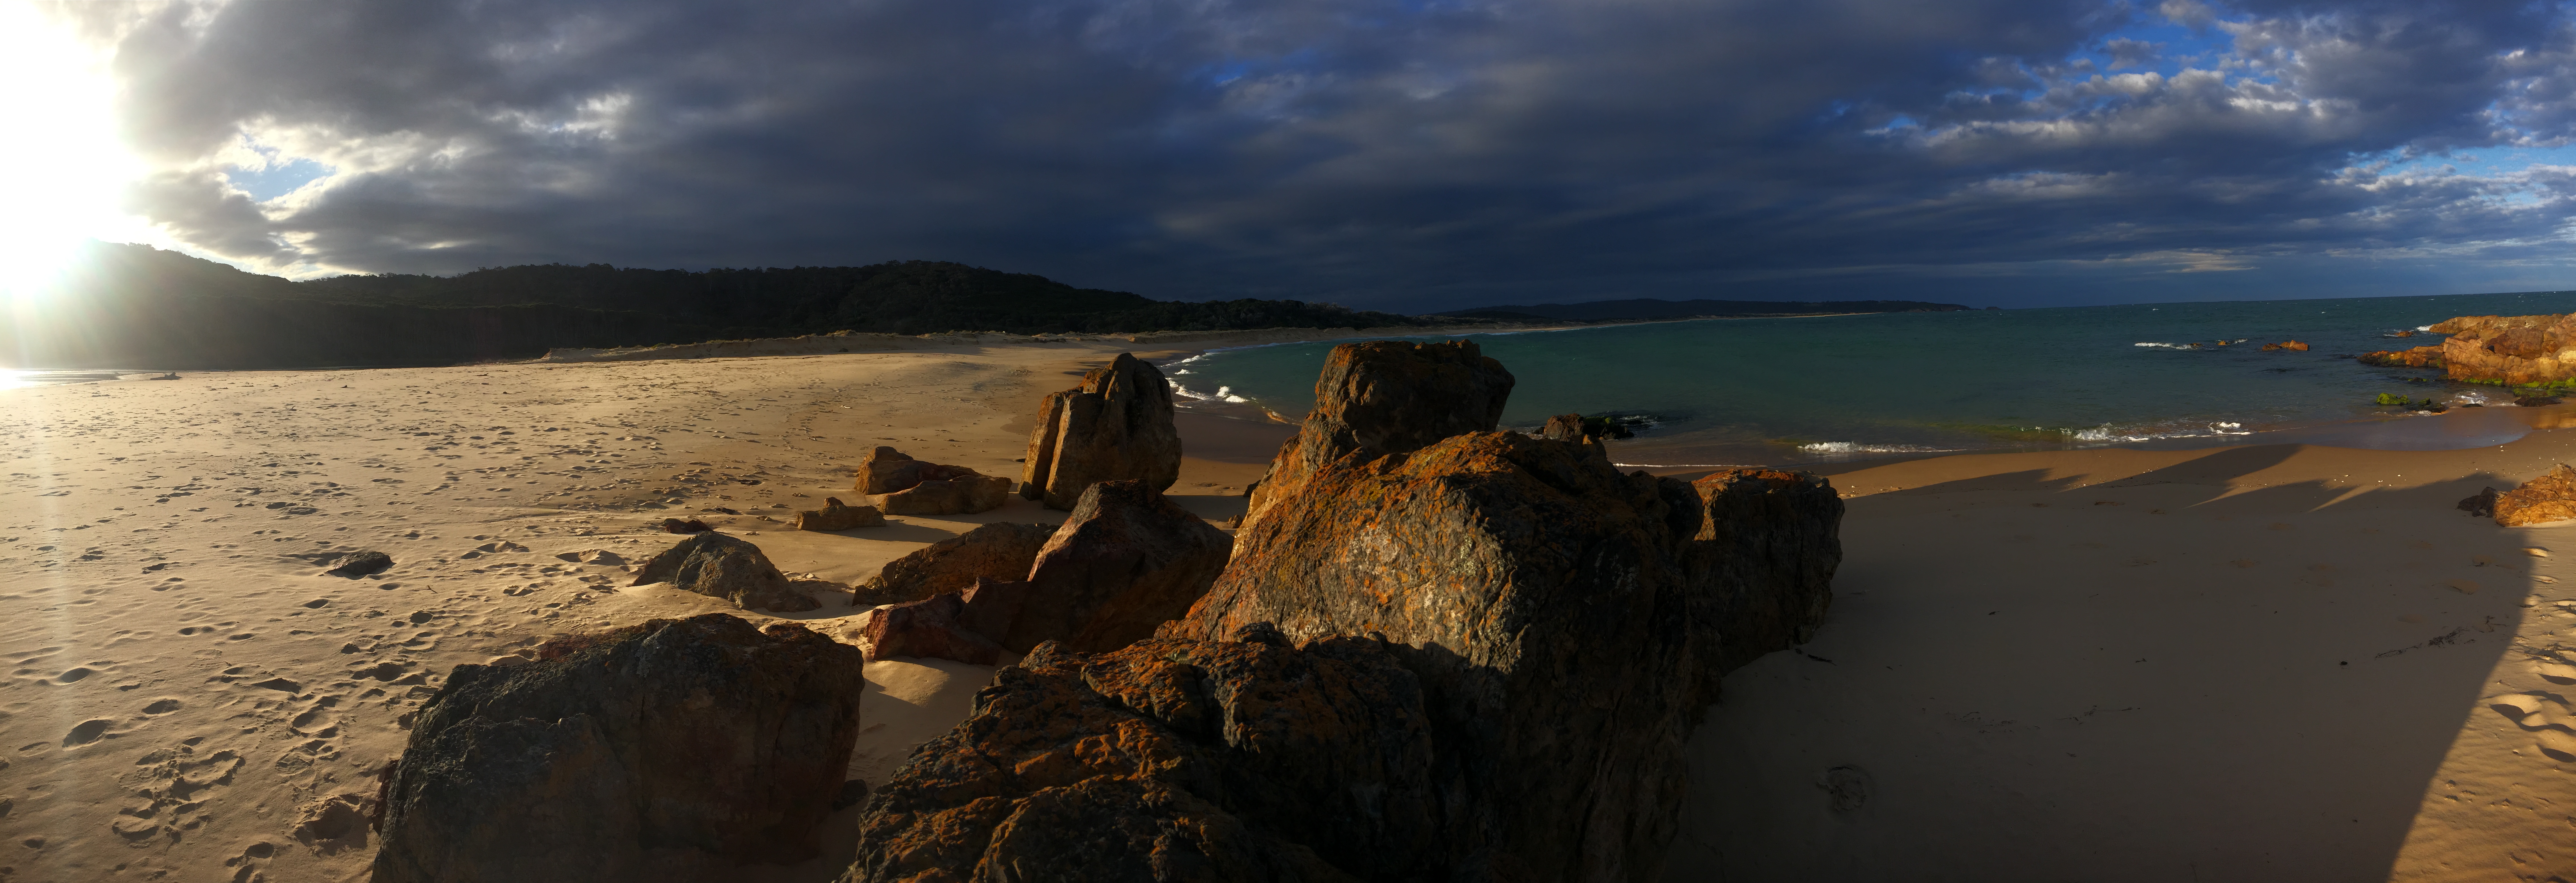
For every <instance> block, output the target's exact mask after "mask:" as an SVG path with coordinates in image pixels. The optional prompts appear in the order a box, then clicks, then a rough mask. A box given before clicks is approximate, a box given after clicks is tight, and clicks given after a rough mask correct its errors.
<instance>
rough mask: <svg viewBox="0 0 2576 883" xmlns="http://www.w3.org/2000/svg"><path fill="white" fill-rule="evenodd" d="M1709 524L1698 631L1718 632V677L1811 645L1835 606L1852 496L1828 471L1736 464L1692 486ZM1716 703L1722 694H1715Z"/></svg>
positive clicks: (1702, 538)
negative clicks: (1847, 500)
mask: <svg viewBox="0 0 2576 883" xmlns="http://www.w3.org/2000/svg"><path fill="white" fill-rule="evenodd" d="M1691 490H1692V492H1693V493H1694V494H1696V495H1697V496H1698V497H1699V500H1700V507H1701V511H1702V512H1703V513H1705V514H1704V516H1703V517H1704V520H1703V521H1702V522H1701V523H1700V529H1699V533H1698V534H1696V535H1694V536H1693V537H1692V538H1691V553H1690V560H1689V567H1690V580H1691V586H1692V590H1691V596H1690V615H1691V630H1692V631H1693V632H1694V633H1696V634H1699V635H1703V636H1707V635H1715V636H1717V641H1716V658H1715V659H1714V663H1715V664H1714V665H1713V666H1712V667H1709V668H1705V669H1702V673H1703V674H1704V675H1706V676H1707V677H1709V678H1710V681H1711V683H1710V685H1709V686H1710V687H1712V688H1714V686H1715V683H1714V681H1715V678H1716V676H1717V675H1722V674H1724V673H1725V672H1728V671H1732V670H1734V669H1736V668H1738V667H1741V666H1743V665H1744V664H1745V663H1748V662H1752V661H1753V660H1754V659H1755V658H1757V657H1759V656H1761V655H1763V654H1765V653H1770V652H1772V651H1775V650H1786V649H1789V648H1790V647H1794V646H1797V645H1799V644H1804V643H1806V642H1807V640H1808V639H1809V638H1811V637H1813V636H1814V635H1815V631H1816V627H1817V626H1820V625H1823V624H1824V621H1825V609H1826V608H1827V607H1828V606H1830V605H1831V604H1832V603H1833V582H1834V570H1835V569H1836V568H1838V567H1840V566H1842V560H1843V544H1842V519H1843V500H1842V496H1841V495H1840V494H1837V493H1835V492H1834V487H1833V484H1832V483H1830V482H1827V481H1826V480H1825V479H1824V477H1823V476H1819V475H1815V474H1812V473H1806V472H1782V471H1778V470H1773V469H1727V470H1722V471H1719V472H1717V473H1714V474H1711V475H1709V476H1707V477H1705V478H1702V479H1700V480H1698V481H1696V482H1692V483H1691ZM1709 698H1710V699H1712V700H1714V698H1715V694H1714V693H1711V694H1710V697H1709Z"/></svg>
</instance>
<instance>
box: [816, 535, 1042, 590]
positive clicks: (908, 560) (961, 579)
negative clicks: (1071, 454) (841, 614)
mask: <svg viewBox="0 0 2576 883" xmlns="http://www.w3.org/2000/svg"><path fill="white" fill-rule="evenodd" d="M1054 535H1055V527H1054V526H1053V525H1045V524H1011V523H1009V522H1002V521H997V522H994V523H992V524H986V525H982V526H979V527H977V528H975V529H974V530H970V531H967V532H965V533H962V534H958V535H956V536H953V537H949V538H947V539H944V540H940V541H939V542H936V543H932V544H930V545H929V546H927V547H925V548H920V549H915V550H913V551H912V552H911V553H910V554H906V555H905V556H903V557H901V558H897V559H895V560H893V561H889V562H886V565H885V567H884V568H883V569H881V570H879V571H877V575H876V576H873V577H870V578H868V581H867V582H865V583H861V584H860V585H859V588H858V591H857V592H856V593H855V594H853V595H852V596H851V599H850V603H851V604H854V605H857V606H861V607H868V606H873V605H877V604H903V603H907V602H912V601H919V600H921V599H924V598H928V597H930V596H932V595H937V594H940V593H943V592H962V591H965V590H967V589H969V588H972V587H974V585H975V581H976V580H978V579H989V580H1018V579H1025V578H1027V577H1028V575H1029V565H1032V564H1035V563H1037V560H1038V550H1039V549H1041V548H1044V547H1045V546H1046V541H1047V538H1048V537H1050V536H1054Z"/></svg>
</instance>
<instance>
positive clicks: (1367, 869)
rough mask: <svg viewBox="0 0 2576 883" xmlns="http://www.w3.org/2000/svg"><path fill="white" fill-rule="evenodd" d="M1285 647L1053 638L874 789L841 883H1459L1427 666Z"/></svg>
mask: <svg viewBox="0 0 2576 883" xmlns="http://www.w3.org/2000/svg"><path fill="white" fill-rule="evenodd" d="M1274 635H1275V633H1274ZM1283 644H1284V642H1271V641H1264V640H1254V641H1240V642H1238V641H1225V642H1212V641H1211V642H1202V641H1183V640H1163V639H1150V640H1147V641H1144V642H1141V643H1138V644H1135V645H1133V646H1131V647H1128V648H1127V649H1124V650H1120V651H1116V652H1112V653H1106V654H1100V655H1095V656H1086V655H1082V654H1074V653H1069V652H1061V651H1059V650H1058V649H1057V648H1056V646H1055V645H1052V644H1049V645H1044V646H1042V647H1040V648H1038V650H1037V651H1036V652H1034V653H1032V654H1031V655H1030V656H1029V657H1028V658H1027V659H1026V660H1024V661H1022V662H1021V663H1020V664H1019V665H1016V666H1012V667H1009V668H1005V669H1002V670H1000V671H998V672H995V673H994V683H993V685H992V686H989V687H986V688H985V689H984V691H983V692H982V693H979V694H978V695H977V697H976V704H975V712H974V714H973V715H972V716H970V717H968V718H967V720H966V721H965V722H964V723H962V724H959V725H958V727H957V728H956V729H954V730H951V731H949V733H948V734H947V735H944V736H941V737H939V738H938V739H935V740H932V741H931V742H929V743H927V744H925V745H923V746H922V747H921V748H920V749H918V750H916V751H915V752H914V754H913V760H912V761H911V762H909V763H906V764H905V765H904V766H903V767H902V768H901V769H900V770H897V771H896V773H895V775H894V777H893V778H892V779H891V780H889V781H887V782H886V783H885V784H883V785H881V786H879V787H878V788H876V789H875V792H874V793H873V794H872V795H871V796H870V797H869V800H868V804H867V809H866V811H865V814H864V815H863V816H862V817H861V820H860V834H859V853H858V860H857V862H856V863H855V864H854V865H853V866H852V867H851V868H850V871H849V873H848V874H847V875H846V876H844V877H843V878H842V879H843V881H844V883H878V881H886V883H891V881H932V880H939V881H966V880H1017V879H1047V880H1053V881H1066V883H1089V881H1103V883H1106V881H1131V880H1208V881H1217V880H1223V881H1243V883H1271V881H1276V883H1288V881H1303V883H1320V881H1347V880H1361V879H1369V880H1415V879H1420V880H1432V879H1458V878H1455V877H1452V876H1451V875H1448V874H1445V873H1442V869H1444V868H1446V867H1449V866H1450V865H1451V864H1452V863H1451V859H1450V856H1451V855H1452V854H1453V844H1451V843H1449V842H1447V841H1446V840H1444V839H1443V838H1442V836H1441V835H1442V828H1441V824H1440V822H1441V820H1440V815H1439V814H1440V801H1441V795H1439V794H1438V793H1436V791H1435V780H1434V779H1433V777H1432V771H1433V769H1435V756H1434V755H1435V752H1434V751H1433V749H1432V745H1431V731H1430V726H1429V723H1428V721H1427V720H1426V718H1425V716H1424V715H1423V713H1422V695H1421V690H1420V688H1419V686H1418V685H1417V684H1416V683H1415V680H1414V677H1413V675H1412V673H1411V672H1409V671H1407V670H1406V669H1405V668H1404V667H1403V666H1401V665H1400V664H1398V663H1397V662H1396V660H1395V659H1394V657H1393V656H1392V654H1390V653H1389V652H1388V651H1387V649H1386V648H1385V647H1384V646H1382V645H1380V644H1379V643H1378V642H1376V641H1371V640H1366V639H1353V638H1333V639H1327V640H1323V641H1318V642H1314V643H1311V644H1308V645H1307V646H1306V647H1305V649H1303V650H1295V649H1290V648H1288V647H1286V646H1283ZM1559 833H1560V834H1563V833H1564V832H1559ZM1075 856H1079V857H1080V860H1078V861H1074V860H1069V859H1070V857H1075Z"/></svg>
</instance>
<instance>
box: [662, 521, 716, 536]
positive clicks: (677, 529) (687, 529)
mask: <svg viewBox="0 0 2576 883" xmlns="http://www.w3.org/2000/svg"><path fill="white" fill-rule="evenodd" d="M714 529H715V528H712V527H708V526H707V523H706V522H704V521H699V520H697V519H695V518H691V519H688V520H686V521H683V520H680V519H677V518H665V519H662V532H663V533H706V532H707V531H711V530H714Z"/></svg>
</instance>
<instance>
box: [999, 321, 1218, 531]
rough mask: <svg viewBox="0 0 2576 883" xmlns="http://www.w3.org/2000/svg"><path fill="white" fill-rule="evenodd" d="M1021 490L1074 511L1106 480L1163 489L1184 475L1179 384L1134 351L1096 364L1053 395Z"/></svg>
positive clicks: (1033, 435)
mask: <svg viewBox="0 0 2576 883" xmlns="http://www.w3.org/2000/svg"><path fill="white" fill-rule="evenodd" d="M1026 463H1027V465H1026V466H1023V467H1022V468H1021V472H1020V496H1023V497H1027V498H1029V499H1032V500H1039V501H1042V502H1044V503H1045V504H1046V505H1047V506H1048V507H1049V508H1054V509H1071V508H1073V507H1074V504H1075V503H1077V502H1080V501H1081V499H1082V492H1083V491H1084V490H1085V489H1088V488H1089V487H1091V486H1092V485H1093V484H1095V483H1098V482H1103V481H1141V482H1144V483H1145V486H1146V487H1147V488H1150V489H1152V490H1155V491H1161V490H1163V489H1165V488H1169V487H1171V486H1172V483H1173V482H1175V481H1179V480H1180V478H1181V433H1180V430H1179V429H1178V428H1175V427H1174V426H1173V425H1172V385H1171V383H1170V382H1168V381H1166V380H1164V379H1163V372H1162V371H1160V370H1158V369H1156V368H1155V367H1154V366H1152V365H1149V364H1146V363H1145V361H1144V360H1142V359H1138V358H1136V357H1135V355H1134V354H1131V353H1119V354H1118V358H1117V359H1115V360H1112V361H1111V362H1110V363H1109V364H1108V365H1107V366H1105V367H1100V368H1094V369H1091V371H1090V373H1087V374H1084V375H1083V376H1082V385H1081V386H1077V387H1074V388H1072V389H1069V390H1065V391H1063V392H1059V393H1055V394H1052V395H1049V396H1047V397H1046V399H1045V400H1044V401H1042V402H1040V403H1039V405H1038V421H1037V428H1036V429H1033V430H1031V431H1030V433H1029V454H1028V458H1027V460H1026Z"/></svg>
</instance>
